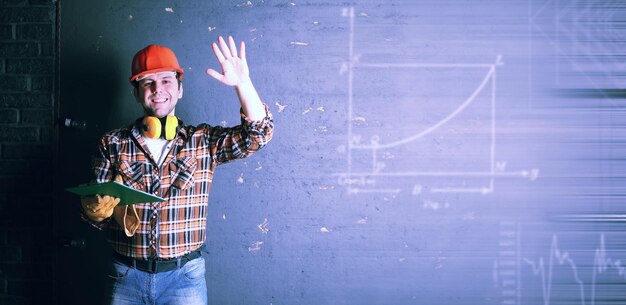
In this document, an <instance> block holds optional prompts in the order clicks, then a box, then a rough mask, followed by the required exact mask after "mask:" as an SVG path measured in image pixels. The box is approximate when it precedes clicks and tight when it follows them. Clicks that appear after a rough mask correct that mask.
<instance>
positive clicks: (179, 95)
mask: <svg viewBox="0 0 626 305" xmlns="http://www.w3.org/2000/svg"><path fill="white" fill-rule="evenodd" d="M178 98H179V99H181V98H183V83H182V82H181V83H179V84H178Z"/></svg>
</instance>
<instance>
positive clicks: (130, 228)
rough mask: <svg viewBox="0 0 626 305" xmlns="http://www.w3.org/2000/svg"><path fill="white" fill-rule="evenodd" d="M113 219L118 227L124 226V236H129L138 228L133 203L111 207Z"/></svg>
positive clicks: (137, 216) (137, 219) (137, 217)
mask: <svg viewBox="0 0 626 305" xmlns="http://www.w3.org/2000/svg"><path fill="white" fill-rule="evenodd" d="M113 219H115V221H117V223H118V224H119V225H120V227H122V228H124V233H125V234H126V236H128V237H131V236H133V235H135V232H136V231H137V229H138V228H139V215H138V214H137V209H136V208H135V205H134V204H131V205H125V206H119V207H115V209H113Z"/></svg>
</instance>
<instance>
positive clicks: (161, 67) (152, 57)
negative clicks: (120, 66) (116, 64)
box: [130, 44, 184, 83]
mask: <svg viewBox="0 0 626 305" xmlns="http://www.w3.org/2000/svg"><path fill="white" fill-rule="evenodd" d="M130 69H131V73H132V76H131V77H130V82H131V83H132V82H134V81H135V80H137V78H139V77H141V76H144V75H146V74H150V73H156V72H163V71H176V72H177V73H178V79H179V80H180V79H182V78H183V74H184V72H183V69H181V68H180V65H178V59H176V55H174V52H172V50H170V49H169V48H168V47H164V46H158V45H154V44H151V45H149V46H147V47H145V48H143V49H141V50H140V51H139V52H137V53H136V54H135V57H133V62H132V64H131V67H130Z"/></svg>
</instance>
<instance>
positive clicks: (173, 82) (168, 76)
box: [134, 71, 183, 118]
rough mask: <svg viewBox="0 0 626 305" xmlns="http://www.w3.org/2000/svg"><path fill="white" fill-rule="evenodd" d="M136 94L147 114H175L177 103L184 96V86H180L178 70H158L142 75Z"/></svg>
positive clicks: (159, 115)
mask: <svg viewBox="0 0 626 305" xmlns="http://www.w3.org/2000/svg"><path fill="white" fill-rule="evenodd" d="M134 95H135V99H136V100H137V102H139V103H140V104H141V106H142V107H143V109H144V112H145V113H146V115H153V116H156V117H159V118H162V117H164V116H167V115H174V110H175V108H176V103H177V102H178V99H180V98H182V97H183V86H182V84H181V85H180V87H179V85H178V80H177V79H176V72H170V71H167V72H157V73H153V74H148V75H146V76H144V77H142V78H141V79H140V80H139V82H138V86H137V88H136V89H135V90H134Z"/></svg>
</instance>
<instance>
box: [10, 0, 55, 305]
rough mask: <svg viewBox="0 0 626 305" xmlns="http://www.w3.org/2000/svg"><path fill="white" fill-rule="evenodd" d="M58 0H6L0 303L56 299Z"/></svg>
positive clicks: (35, 302)
mask: <svg viewBox="0 0 626 305" xmlns="http://www.w3.org/2000/svg"><path fill="white" fill-rule="evenodd" d="M56 6H57V3H56V1H55V0H0V304H46V303H49V301H46V300H50V299H51V296H52V286H53V285H52V281H53V275H52V257H53V255H52V250H53V248H52V245H53V244H54V243H53V242H52V236H53V233H52V225H53V222H52V219H53V217H52V215H53V213H52V202H53V163H54V162H53V161H54V160H53V151H54V146H55V145H54V143H55V141H54V138H55V135H54V132H55V129H54V124H53V122H54V119H53V118H54V107H55V102H54V100H55V70H56V64H55V63H56V59H55V55H56V43H55V42H56V40H55V33H56V16H57V10H56Z"/></svg>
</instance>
